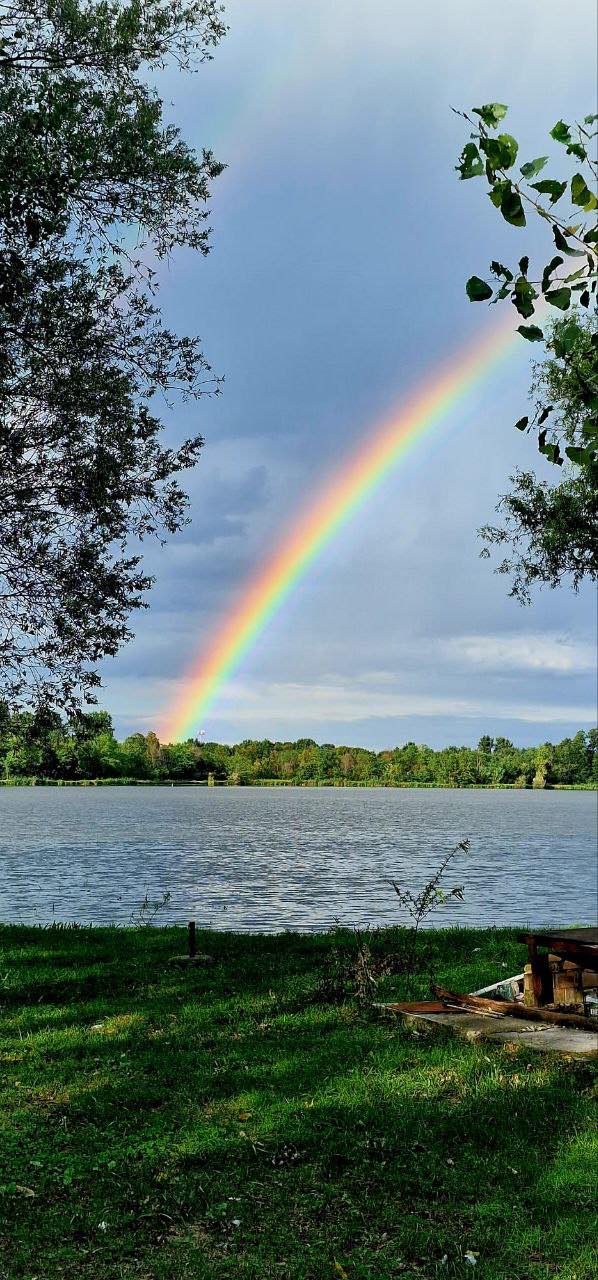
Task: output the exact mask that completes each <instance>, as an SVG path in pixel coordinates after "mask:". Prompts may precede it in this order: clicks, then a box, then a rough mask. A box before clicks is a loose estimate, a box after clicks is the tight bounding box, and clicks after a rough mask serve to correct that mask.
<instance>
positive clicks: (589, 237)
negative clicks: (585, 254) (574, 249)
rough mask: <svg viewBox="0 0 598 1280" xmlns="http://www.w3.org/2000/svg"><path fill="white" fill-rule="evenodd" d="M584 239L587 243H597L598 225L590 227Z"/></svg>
mask: <svg viewBox="0 0 598 1280" xmlns="http://www.w3.org/2000/svg"><path fill="white" fill-rule="evenodd" d="M584 240H585V242H586V244H595V243H596V241H597V240H598V227H590V230H589V231H586V233H585V236H584Z"/></svg>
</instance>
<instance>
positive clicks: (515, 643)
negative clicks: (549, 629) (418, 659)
mask: <svg viewBox="0 0 598 1280" xmlns="http://www.w3.org/2000/svg"><path fill="white" fill-rule="evenodd" d="M439 648H440V649H441V650H444V656H445V657H448V658H449V659H450V660H452V661H454V662H460V663H463V664H465V665H471V666H474V667H481V668H484V669H485V670H488V671H497V672H500V671H504V670H509V671H540V672H549V671H557V672H559V673H560V674H561V675H580V674H582V673H585V672H592V671H595V670H596V650H595V648H594V646H593V645H591V644H589V643H584V642H583V641H575V640H569V639H568V638H567V637H565V636H558V635H551V634H549V635H538V634H535V633H522V634H520V635H504V636H500V635H479V636H476V635H468V636H454V637H453V638H451V639H448V640H444V641H442V642H441V644H440V645H439Z"/></svg>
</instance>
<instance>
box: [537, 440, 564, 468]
mask: <svg viewBox="0 0 598 1280" xmlns="http://www.w3.org/2000/svg"><path fill="white" fill-rule="evenodd" d="M540 434H542V433H540ZM538 448H539V450H540V453H543V454H544V456H545V457H546V458H548V461H549V462H554V463H556V465H557V467H562V465H563V459H562V458H561V451H560V449H559V446H558V444H540V443H538Z"/></svg>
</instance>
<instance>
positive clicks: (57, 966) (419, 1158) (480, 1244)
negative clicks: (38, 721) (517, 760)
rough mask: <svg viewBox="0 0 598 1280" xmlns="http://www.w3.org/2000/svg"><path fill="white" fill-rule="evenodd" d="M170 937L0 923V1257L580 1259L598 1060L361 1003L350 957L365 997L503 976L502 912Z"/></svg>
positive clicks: (518, 1272) (381, 1269) (150, 929)
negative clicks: (422, 1025)
mask: <svg viewBox="0 0 598 1280" xmlns="http://www.w3.org/2000/svg"><path fill="white" fill-rule="evenodd" d="M186 941H187V939H186V931H185V930H184V929H182V928H174V927H158V928H156V927H154V926H153V925H150V926H143V927H138V928H87V927H85V928H76V927H70V928H64V927H63V928H60V927H56V926H50V927H48V928H40V927H26V926H0V972H1V973H2V986H1V992H0V995H1V1005H2V1019H1V1021H0V1060H1V1062H2V1073H1V1078H0V1105H1V1106H2V1110H3V1116H4V1120H3V1161H2V1178H1V1186H0V1271H2V1274H6V1276H11V1277H15V1278H16V1277H18V1276H21V1277H26V1276H27V1277H28V1276H34V1275H35V1276H40V1277H41V1276H43V1277H45V1278H46V1280H60V1278H61V1277H63V1276H67V1275H68V1276H74V1275H77V1276H82V1277H83V1276H85V1277H87V1278H88V1280H138V1278H139V1277H142V1276H143V1277H146V1276H147V1277H149V1276H151V1277H152V1280H174V1278H176V1280H255V1278H256V1277H262V1276H263V1277H264V1278H266V1277H274V1276H275V1275H276V1276H280V1277H282V1278H283V1280H289V1277H292V1278H293V1280H334V1277H336V1278H337V1280H339V1278H340V1280H342V1278H343V1277H347V1280H374V1277H376V1278H377V1280H394V1278H395V1277H396V1278H397V1280H399V1277H400V1278H401V1280H402V1278H403V1277H405V1280H422V1278H423V1277H426V1278H429V1280H433V1278H437V1280H442V1277H448V1278H449V1280H456V1278H457V1277H459V1278H463V1280H465V1277H466V1276H468V1275H470V1274H471V1273H472V1272H473V1264H474V1263H476V1264H477V1266H476V1271H477V1272H479V1273H480V1276H483V1278H484V1280H546V1278H547V1277H548V1276H552V1275H553V1274H557V1273H558V1275H559V1276H561V1277H563V1280H564V1278H565V1277H570V1278H572V1277H577V1280H590V1277H591V1276H593V1275H594V1270H593V1265H594V1261H595V1259H594V1254H593V1238H592V1232H591V1221H592V1214H593V1208H594V1205H593V1201H594V1181H595V1180H594V1177H593V1171H594V1169H595V1158H596V1157H595V1136H594V1135H593V1124H592V1119H593V1117H592V1102H591V1086H592V1076H593V1064H592V1063H590V1062H587V1061H579V1062H578V1061H576V1060H574V1059H567V1058H563V1057H562V1056H560V1055H557V1054H546V1053H539V1052H538V1051H536V1050H534V1049H532V1048H529V1047H527V1048H521V1047H519V1048H516V1049H513V1048H512V1047H511V1046H501V1045H498V1044H496V1043H492V1042H486V1041H469V1040H467V1039H465V1038H464V1037H457V1036H451V1035H448V1034H446V1033H443V1032H442V1031H440V1030H438V1029H434V1030H433V1031H432V1030H431V1031H430V1032H427V1031H423V1032H422V1031H420V1030H418V1032H417V1034H415V1032H414V1030H413V1029H410V1028H409V1027H407V1026H404V1025H403V1024H402V1023H400V1022H398V1021H397V1020H396V1018H394V1017H391V1016H388V1015H383V1014H381V1013H380V1012H378V1011H377V1010H376V1008H375V1005H374V1004H373V1002H372V997H370V998H369V1001H364V982H363V972H362V969H363V960H364V957H365V961H366V962H367V973H374V974H375V976H376V986H375V994H374V996H373V1001H379V1000H381V1001H385V1000H393V999H397V1000H400V999H420V998H425V997H427V995H428V993H429V986H430V981H431V980H432V981H439V982H442V983H444V984H445V985H446V986H448V987H450V988H451V989H453V990H457V991H471V990H476V989H479V988H480V987H483V986H485V985H487V984H488V983H490V982H492V981H494V980H495V979H496V978H497V977H500V976H501V975H505V974H511V973H516V972H518V971H519V970H520V969H521V968H522V967H523V962H524V960H525V948H524V947H523V946H522V944H521V943H519V942H518V941H517V938H516V931H515V929H460V928H457V929H450V928H449V929H434V930H429V931H426V932H425V935H423V936H422V935H421V934H420V935H418V936H417V938H416V939H415V942H414V943H413V931H410V930H409V929H404V928H403V929H401V928H394V929H384V930H374V931H371V932H368V934H367V935H363V936H362V937H361V939H360V938H358V937H357V936H356V934H355V933H354V932H353V931H352V930H350V929H334V930H331V931H329V932H326V933H321V934H309V935H308V934H294V933H293V934H282V935H277V936H269V935H261V936H260V935H251V934H238V933H217V932H208V931H202V932H201V933H198V936H197V945H198V949H199V950H200V951H201V952H206V953H207V954H208V955H209V956H210V957H211V959H212V963H211V964H210V965H209V966H208V965H206V966H201V965H198V966H189V965H186V966H185V965H178V964H177V965H175V964H173V963H171V962H172V960H173V958H175V957H177V956H180V955H181V954H182V953H184V952H185V950H186ZM365 945H367V952H366V951H365V950H364V946H365ZM360 954H361V956H362V967H361V968H360V967H359V956H360ZM586 1228H587V1229H586ZM472 1260H473V1261H472Z"/></svg>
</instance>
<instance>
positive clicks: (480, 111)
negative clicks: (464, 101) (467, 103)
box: [473, 102, 509, 129]
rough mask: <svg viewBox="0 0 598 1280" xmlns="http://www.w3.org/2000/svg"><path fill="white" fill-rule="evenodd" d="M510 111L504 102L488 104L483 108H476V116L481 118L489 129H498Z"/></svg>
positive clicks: (474, 110)
mask: <svg viewBox="0 0 598 1280" xmlns="http://www.w3.org/2000/svg"><path fill="white" fill-rule="evenodd" d="M508 110H509V108H508V107H506V106H505V104H504V102H487V103H486V104H485V105H484V106H483V107H474V108H473V112H474V115H476V116H480V117H481V119H482V120H483V121H484V124H485V125H486V126H487V127H488V129H496V128H497V126H498V125H499V124H500V121H501V120H503V119H504V117H505V116H506V114H507V111H508Z"/></svg>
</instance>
